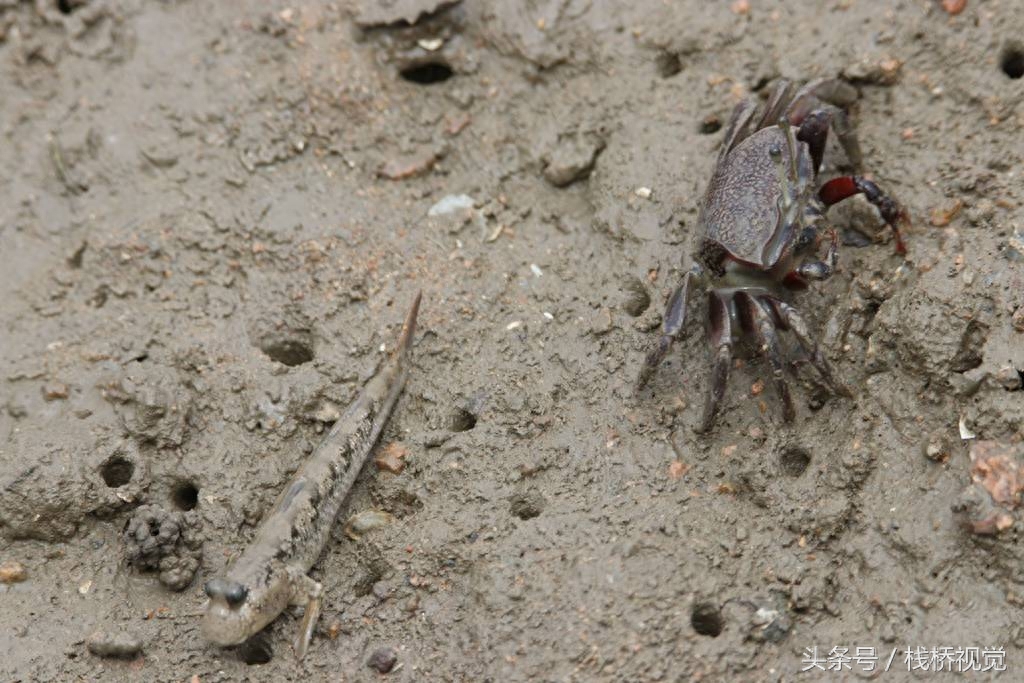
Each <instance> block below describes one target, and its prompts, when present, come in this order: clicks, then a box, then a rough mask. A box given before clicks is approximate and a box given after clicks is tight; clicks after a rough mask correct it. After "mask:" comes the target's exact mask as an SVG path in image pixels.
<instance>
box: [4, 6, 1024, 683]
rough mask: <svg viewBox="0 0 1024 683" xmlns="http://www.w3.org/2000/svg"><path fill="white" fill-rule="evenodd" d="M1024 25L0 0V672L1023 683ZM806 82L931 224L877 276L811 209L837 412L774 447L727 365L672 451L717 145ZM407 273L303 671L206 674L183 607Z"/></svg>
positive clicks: (704, 382) (754, 366)
mask: <svg viewBox="0 0 1024 683" xmlns="http://www.w3.org/2000/svg"><path fill="white" fill-rule="evenodd" d="M954 4H955V3H954ZM812 5H813V9H811V6H812ZM1021 36H1024V14H1021V12H1020V8H1019V6H1017V5H1016V4H1015V3H1013V2H1009V1H1008V0H990V1H988V2H981V1H979V2H973V1H972V2H969V3H968V5H967V8H966V9H965V10H964V11H963V12H962V13H960V14H958V15H955V16H951V15H950V14H948V13H947V12H946V11H943V9H942V6H941V4H940V3H938V2H932V1H929V0H917V1H914V2H909V1H900V2H894V3H876V2H867V1H866V0H831V1H829V2H821V3H812V4H811V5H807V6H804V5H801V4H798V3H783V2H759V1H753V0H752V1H751V2H749V3H745V2H737V3H725V2H721V3H704V2H696V1H693V2H673V3H664V2H660V1H658V0H649V1H647V0H645V1H642V2H632V3H601V2H592V1H590V2H588V1H586V0H581V1H577V0H552V1H550V2H548V1H544V0H538V1H530V2H526V1H518V0H517V1H513V2H498V1H497V0H494V1H487V2H470V1H469V0H465V1H464V2H462V3H452V2H444V1H438V0H434V1H426V0H423V1H413V0H401V1H396V2H394V3H373V2H370V1H369V0H366V1H365V2H359V3H350V4H346V3H340V4H339V3H326V2H323V3H321V2H309V3H302V4H301V5H300V4H298V3H296V4H295V5H291V4H288V3H278V2H274V3H263V2H232V3H199V2H190V1H177V2H176V1H168V2H155V1H152V2H143V1H141V0H121V1H118V0H110V1H105V0H72V1H68V2H63V1H62V2H50V1H49V0H37V1H36V2H28V1H21V2H19V1H18V0H0V91H2V93H3V96H2V99H0V131H2V138H0V140H2V142H0V273H2V275H0V301H2V304H0V312H2V313H0V329H2V335H3V342H2V345H0V487H2V488H0V563H2V567H0V579H2V582H0V602H2V604H3V609H2V610H0V651H2V652H4V653H5V654H4V656H3V658H2V660H0V678H2V679H3V680H24V681H30V680H31V681H43V680H146V681H157V680H159V681H184V680H199V681H203V682H204V683H205V682H206V681H228V680H243V679H246V678H248V679H249V680H322V679H326V678H328V677H330V678H331V679H332V680H336V679H338V676H339V672H344V680H379V679H380V678H381V677H382V676H386V677H387V678H388V679H391V680H407V681H418V680H453V681H463V680H464V681H481V680H495V681H516V680H579V681H584V680H651V681H654V680H666V681H675V680H694V679H703V680H751V681H755V680H757V681H760V680H775V679H781V680H791V679H793V678H796V677H798V676H799V672H800V669H801V668H802V661H801V657H802V653H803V651H804V649H805V648H808V647H812V646H817V647H818V648H819V649H820V650H824V651H826V652H827V651H828V650H829V649H830V648H831V647H833V646H846V647H850V648H851V649H852V648H854V647H856V646H862V647H875V648H878V649H879V651H881V652H888V651H889V650H891V648H893V647H900V648H903V647H905V646H911V647H916V646H925V647H937V646H1000V647H1004V648H1005V649H1006V653H1007V654H1006V660H1007V668H1008V669H1009V670H1010V673H1008V675H1011V676H1016V675H1019V673H1020V671H1021V670H1022V667H1024V656H1022V653H1021V647H1022V646H1024V626H1022V613H1021V604H1022V598H1021V595H1022V591H1024V572H1022V567H1024V552H1022V551H1021V546H1020V535H1021V525H1022V524H1024V520H1022V518H1021V513H1020V511H1019V510H1018V509H1017V506H1018V505H1019V504H1020V502H1021V500H1020V498H1021V490H1022V488H1024V484H1022V482H1024V472H1022V470H1021V467H1022V458H1024V455H1022V453H1021V445H1020V443H1021V440H1022V437H1024V432H1022V427H1021V425H1022V424H1024V392H1022V391H1021V374H1020V373H1021V371H1022V370H1024V190H1022V189H1021V187H1022V184H1021V177H1020V176H1021V172H1022V163H1021V162H1022V157H1024V79H1022V78H1021V75H1022V73H1024V44H1022V43H1021V42H1020V40H1021V38H1020V37H1021ZM836 76H841V77H843V78H844V79H846V80H847V81H849V82H850V83H852V84H854V85H855V86H856V87H857V90H858V92H859V100H858V103H857V104H856V106H855V108H854V120H855V123H856V126H857V129H858V132H859V135H860V140H861V145H862V148H863V151H864V159H865V165H866V167H867V169H868V171H869V172H870V173H871V174H872V177H873V178H874V179H875V180H876V182H878V183H879V185H881V186H883V187H884V188H885V189H887V190H888V191H890V192H892V193H893V195H894V196H896V197H897V198H898V199H899V200H900V201H902V202H903V203H904V204H905V205H906V207H907V208H908V209H909V211H910V213H911V215H912V217H913V227H912V228H911V229H910V230H909V231H908V232H907V235H906V237H907V241H908V244H909V255H908V258H907V259H905V260H904V259H903V258H901V257H900V256H898V255H897V254H895V253H894V247H893V243H892V240H891V235H890V234H889V232H888V231H887V230H885V229H884V226H883V225H882V223H881V221H880V219H879V217H878V214H877V212H876V211H875V210H874V209H873V208H872V207H871V206H870V205H869V204H867V203H866V202H865V201H863V200H862V199H861V198H856V199H853V200H850V201H848V202H846V203H845V204H844V205H842V206H839V207H836V208H835V209H833V210H832V211H831V213H830V218H831V220H832V222H833V223H834V224H835V225H836V226H837V227H838V228H839V229H840V230H841V232H842V234H843V242H844V246H843V250H842V252H841V255H840V271H839V272H838V273H837V274H836V275H835V276H834V277H833V278H832V279H831V280H829V281H827V282H824V283H820V284H817V285H815V286H813V287H811V288H810V289H809V290H808V291H807V292H804V293H800V294H798V295H796V296H795V297H794V299H793V300H794V303H795V304H796V305H797V306H798V307H799V308H800V310H802V311H803V312H804V313H805V314H806V315H807V316H808V317H809V318H810V319H811V320H812V322H813V330H814V332H815V334H816V335H818V336H819V337H820V338H821V339H822V341H823V344H824V346H825V349H826V353H827V355H828V356H829V358H830V359H831V361H832V363H833V365H834V366H835V369H836V372H837V374H838V375H839V376H840V377H841V378H843V380H844V381H845V382H846V383H847V384H849V385H850V386H851V387H852V388H853V390H854V393H855V397H854V398H853V399H845V398H841V397H832V396H830V395H829V394H828V393H827V392H826V391H824V390H823V387H822V386H821V385H820V382H818V381H817V380H816V378H815V376H814V374H813V372H810V371H809V370H808V368H807V364H806V363H798V364H797V365H798V367H797V368H796V372H795V375H794V380H793V390H794V396H795V398H796V400H797V419H796V421H795V422H794V423H792V424H785V423H783V422H782V420H781V418H780V408H779V404H778V401H777V400H776V397H775V394H774V389H773V387H772V385H771V382H770V372H769V370H768V369H767V368H766V364H765V363H764V362H763V361H762V360H761V359H760V358H759V357H757V356H756V355H754V356H752V357H751V358H748V359H745V360H744V359H741V361H740V362H739V363H737V367H735V368H734V369H733V372H732V377H731V379H730V383H729V388H728V391H727V393H726V398H725V403H724V407H723V410H722V413H721V414H720V416H719V418H718V422H717V424H716V426H715V429H714V430H713V431H712V432H711V433H710V434H707V435H697V434H695V433H694V431H693V427H694V426H695V425H697V424H698V422H699V420H700V416H701V411H702V406H703V403H704V400H705V396H706V393H707V391H708V387H709V383H710V377H709V375H710V371H709V367H710V361H709V359H708V353H707V350H706V348H705V347H706V345H705V342H704V339H703V334H702V333H701V331H700V330H701V327H702V322H703V321H702V318H703V315H704V314H703V311H702V310H699V311H698V313H697V314H696V315H695V318H696V319H695V320H694V322H693V325H692V326H691V333H690V334H688V335H687V336H686V338H685V339H684V340H682V341H681V342H680V343H678V344H676V346H675V348H674V349H673V351H672V353H671V355H670V358H669V360H668V361H667V362H666V363H665V364H664V365H663V366H662V367H661V368H660V370H659V372H658V373H657V374H656V375H655V377H654V379H653V380H652V382H651V384H650V386H649V387H648V388H647V389H646V390H644V391H642V392H640V393H636V392H635V391H634V383H635V379H636V376H637V373H638V371H639V368H640V366H641V364H642V363H643V358H644V355H645V353H646V352H647V350H648V349H649V348H650V347H651V345H653V344H654V343H655V341H656V338H657V334H658V329H659V326H660V318H661V312H662V311H663V309H664V305H665V302H666V300H667V297H668V296H669V294H670V293H671V291H672V289H673V288H674V287H675V285H676V284H677V283H678V281H679V279H680V278H681V276H682V274H683V273H684V272H685V271H686V269H687V268H688V267H689V265H690V262H691V261H690V256H689V254H690V253H691V252H692V249H693V244H694V239H695V237H696V236H697V230H698V223H697V214H698V206H699V201H700V198H701V195H702V193H703V190H704V188H705V186H706V183H707V180H708V178H709V177H710V175H711V172H712V168H713V163H714V158H715V155H716V153H717V150H718V146H719V144H720V142H721V139H722V136H723V134H724V127H725V124H726V123H727V122H728V117H729V114H730V112H731V110H732V107H733V106H734V105H735V104H736V103H737V102H738V101H739V99H740V98H742V97H744V96H747V95H751V94H753V95H754V96H756V95H757V94H762V95H763V94H765V93H766V92H767V89H768V88H769V87H770V85H771V83H772V82H773V81H775V80H776V79H778V78H780V77H786V78H791V79H794V80H807V79H810V78H815V77H836ZM845 164H846V160H845V158H844V156H843V154H842V151H841V150H840V149H839V147H838V145H837V144H835V143H834V142H830V146H829V150H828V154H827V160H826V168H825V174H826V176H827V175H829V174H831V175H835V174H838V173H841V172H843V171H844V169H845ZM419 290H422V291H423V302H424V303H423V309H422V311H421V316H420V329H421V333H420V336H419V340H418V342H417V344H416V357H415V361H414V366H413V369H412V373H411V376H410V378H409V381H408V384H407V386H406V389H405V393H404V395H403V396H402V397H401V399H400V400H399V402H398V404H397V406H396V409H395V413H394V415H393V417H392V419H391V421H390V423H389V424H388V426H387V427H386V429H385V431H384V434H383V437H382V439H381V447H380V448H378V452H377V453H376V454H375V457H376V463H375V464H369V465H368V467H367V468H366V470H365V471H364V473H363V475H362V476H361V477H360V479H359V481H358V483H357V485H356V488H355V490H354V492H353V495H352V496H351V498H350V501H349V502H348V504H347V505H346V507H345V508H344V509H343V511H342V513H341V516H340V518H339V520H338V523H337V527H336V532H335V534H334V537H333V539H332V540H331V542H330V543H329V545H328V548H327V549H326V551H325V553H324V554H323V556H322V558H321V560H320V562H319V563H318V565H317V566H316V567H315V568H314V570H313V576H314V577H315V578H316V579H317V580H319V581H320V582H321V583H323V585H324V588H325V591H326V593H325V602H324V610H323V614H322V616H321V618H320V621H319V625H318V628H317V630H316V632H315V634H314V638H313V642H312V644H311V647H310V652H309V654H308V655H307V657H306V659H305V661H304V662H302V663H298V662H296V661H295V659H294V657H293V655H292V653H291V650H290V646H289V643H290V641H291V638H292V636H293V634H294V632H295V629H297V627H298V623H299V620H300V618H301V612H300V611H299V610H288V611H287V612H286V613H285V614H284V615H282V616H281V617H280V618H279V619H278V620H277V621H276V622H275V623H274V624H272V625H271V627H269V628H268V629H267V631H266V632H265V633H264V634H263V636H262V637H261V638H259V639H257V640H255V641H253V642H250V643H248V644H246V645H245V646H242V647H239V648H236V649H230V650H219V649H216V648H213V647H211V646H209V645H208V644H207V643H205V642H204V641H203V640H202V638H201V637H200V633H199V615H200V613H201V610H202V606H203V602H204V595H203V591H202V584H203V582H204V581H205V580H207V579H208V578H211V577H212V576H214V575H216V574H218V573H219V572H221V570H222V569H223V568H224V566H225V565H226V564H227V563H228V561H229V560H230V558H231V557H233V556H235V555H237V554H238V553H239V552H240V551H241V549H242V548H243V547H244V545H245V543H246V542H247V540H248V539H249V538H250V537H251V535H252V533H253V531H254V528H255V526H256V524H258V522H259V520H260V518H261V516H262V515H263V513H264V512H265V511H266V510H267V509H268V507H269V506H270V505H271V504H272V502H273V499H274V497H275V496H276V495H277V493H278V491H279V490H280V488H281V487H282V486H283V485H284V483H285V482H286V481H287V478H288V476H289V474H290V473H291V472H293V471H294V470H295V468H296V467H297V466H298V464H299V463H300V462H301V461H302V459H303V457H304V456H305V455H306V454H308V453H309V452H310V451H311V450H312V448H313V447H314V446H315V444H316V443H317V442H318V440H319V439H320V438H321V437H322V435H323V433H324V430H325V428H326V427H327V426H329V425H330V424H331V423H332V422H333V421H334V420H336V419H337V417H338V415H339V412H340V411H341V410H343V409H344V407H345V406H346V405H347V404H348V402H349V401H350V400H351V399H352V398H353V397H354V396H355V394H356V393H357V391H358V390H359V387H360V386H361V384H362V383H363V382H364V381H365V380H366V379H367V378H368V377H369V376H371V375H372V373H373V372H374V370H375V368H376V367H377V366H378V364H379V363H380V362H381V360H382V359H383V357H384V356H383V348H384V347H387V345H388V344H390V343H391V341H392V340H393V339H394V338H395V337H396V335H397V331H398V329H399V327H400V325H401V321H402V318H403V315H404V312H405V311H406V309H407V307H408V305H409V304H410V302H411V301H412V298H413V297H414V296H415V293H416V292H417V291H419ZM783 336H784V338H785V339H786V344H787V354H788V355H789V356H790V357H791V358H794V359H799V358H800V353H799V350H798V349H797V348H796V347H795V345H794V344H792V343H790V342H791V341H792V340H790V339H788V337H786V336H785V335H783ZM382 513H386V514H382ZM357 515H360V516H359V517H356V519H354V520H351V521H350V522H349V524H348V526H347V527H346V521H348V520H350V518H352V517H355V516H357ZM346 528H347V531H348V533H346ZM147 532H148V535H147ZM383 671H388V673H386V674H383V673H380V672H383ZM904 671H905V668H904ZM1013 671H1016V672H1017V673H1016V674H1014V673H1012V672H1013ZM844 675H850V676H852V675H853V674H852V673H850V672H847V673H846V674H844ZM886 676H887V677H888V678H889V679H893V680H900V679H902V678H906V677H907V674H906V673H903V674H900V673H899V672H898V671H893V672H890V673H889V674H887V675H886Z"/></svg>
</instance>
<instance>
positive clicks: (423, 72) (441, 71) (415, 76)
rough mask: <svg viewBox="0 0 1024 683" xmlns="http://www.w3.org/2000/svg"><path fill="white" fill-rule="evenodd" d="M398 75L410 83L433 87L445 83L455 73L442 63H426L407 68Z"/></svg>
mask: <svg viewBox="0 0 1024 683" xmlns="http://www.w3.org/2000/svg"><path fill="white" fill-rule="evenodd" d="M399 75H400V76H401V77H402V78H403V79H405V80H407V81H409V82H410V83H416V84H418V85H433V84H435V83H443V82H444V81H447V80H448V79H449V78H451V77H452V76H454V75H455V72H454V71H452V68H451V67H450V66H448V65H447V64H445V63H444V62H427V63H425V64H415V65H413V66H407V67H406V68H404V69H402V70H401V71H400V72H399Z"/></svg>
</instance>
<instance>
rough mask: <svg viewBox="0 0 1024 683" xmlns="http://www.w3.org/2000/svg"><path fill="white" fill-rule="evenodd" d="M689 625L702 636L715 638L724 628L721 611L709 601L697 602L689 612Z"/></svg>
mask: <svg viewBox="0 0 1024 683" xmlns="http://www.w3.org/2000/svg"><path fill="white" fill-rule="evenodd" d="M690 625H691V626H693V630H694V631H696V632H697V633H699V634H701V635H702V636H711V637H712V638H717V637H718V636H719V635H720V634H721V633H722V629H723V628H724V626H725V624H724V622H723V620H722V611H721V610H719V609H718V607H717V606H715V605H714V604H712V603H710V602H698V603H697V604H696V605H694V606H693V610H692V611H691V612H690Z"/></svg>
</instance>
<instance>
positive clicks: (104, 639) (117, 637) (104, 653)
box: [85, 630, 143, 659]
mask: <svg viewBox="0 0 1024 683" xmlns="http://www.w3.org/2000/svg"><path fill="white" fill-rule="evenodd" d="M85 647H86V649H87V650H89V652H91V653H92V654H94V655H96V656H97V657H113V658H115V659H132V658H134V657H135V656H136V655H138V654H139V653H140V652H142V647H143V644H142V639H140V638H138V637H136V636H133V635H131V634H130V633H126V632H124V631H104V630H99V631H95V632H93V633H92V634H90V635H89V637H88V638H86V639H85Z"/></svg>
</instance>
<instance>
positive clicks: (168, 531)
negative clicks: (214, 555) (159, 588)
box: [124, 505, 203, 591]
mask: <svg viewBox="0 0 1024 683" xmlns="http://www.w3.org/2000/svg"><path fill="white" fill-rule="evenodd" d="M202 547H203V539H202V535H201V534H200V530H199V520H198V518H197V517H196V516H195V515H194V514H190V513H185V512H177V511H167V510H164V509H163V508H161V507H159V506H157V505H143V506H141V507H139V508H138V509H137V510H135V512H134V513H133V514H132V516H131V519H129V520H128V524H127V526H126V527H125V530H124V555H125V559H126V560H127V561H128V562H129V563H130V564H131V565H132V566H134V567H135V568H136V569H139V570H141V571H158V572H159V573H160V576H159V578H160V583H162V584H163V585H165V586H166V587H167V588H169V589H170V590H172V591H180V590H184V589H185V588H187V587H188V586H189V584H190V583H192V579H193V577H195V574H196V570H197V569H199V561H200V559H201V558H202Z"/></svg>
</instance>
